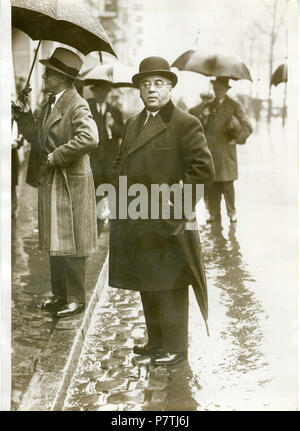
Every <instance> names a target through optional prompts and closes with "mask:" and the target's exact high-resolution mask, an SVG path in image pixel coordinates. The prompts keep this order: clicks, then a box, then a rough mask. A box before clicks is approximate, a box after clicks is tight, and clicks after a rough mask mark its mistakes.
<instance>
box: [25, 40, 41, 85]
mask: <svg viewBox="0 0 300 431" xmlns="http://www.w3.org/2000/svg"><path fill="white" fill-rule="evenodd" d="M41 42H42V41H41V40H39V43H38V46H37V48H36V50H35V54H34V58H33V62H32V65H31V68H30V72H29V75H28V78H27V81H26V85H25V88H26V87H27V86H28V85H29V81H30V78H31V75H32V71H33V67H34V65H35V61H36V58H37V55H38V52H39V48H40V45H41Z"/></svg>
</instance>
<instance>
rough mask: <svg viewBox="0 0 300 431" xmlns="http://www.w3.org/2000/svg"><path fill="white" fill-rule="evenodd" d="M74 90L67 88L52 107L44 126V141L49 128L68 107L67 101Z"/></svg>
mask: <svg viewBox="0 0 300 431" xmlns="http://www.w3.org/2000/svg"><path fill="white" fill-rule="evenodd" d="M74 93H76V90H75V89H74V88H69V89H68V90H66V91H65V92H64V93H63V95H62V96H61V97H60V98H59V99H58V101H57V103H56V104H55V105H54V106H53V109H52V110H51V112H50V115H49V117H48V118H47V120H46V122H45V125H44V138H45V139H46V137H47V135H48V132H49V129H50V127H51V126H52V125H53V124H54V123H56V121H59V120H60V119H61V118H62V116H63V113H64V110H65V107H66V106H68V101H69V100H70V99H71V98H72V97H73V95H74Z"/></svg>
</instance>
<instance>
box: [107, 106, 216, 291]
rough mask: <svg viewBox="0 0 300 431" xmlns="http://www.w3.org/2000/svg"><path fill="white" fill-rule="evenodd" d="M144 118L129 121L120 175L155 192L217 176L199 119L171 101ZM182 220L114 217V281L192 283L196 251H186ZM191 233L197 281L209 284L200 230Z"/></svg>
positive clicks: (154, 285) (168, 286) (142, 285)
mask: <svg viewBox="0 0 300 431" xmlns="http://www.w3.org/2000/svg"><path fill="white" fill-rule="evenodd" d="M145 118H146V111H145V110H143V111H142V112H141V113H140V114H138V115H137V116H135V117H133V118H131V119H129V120H128V121H127V123H126V124H125V130H124V137H123V141H122V145H121V150H120V154H119V157H118V160H117V163H116V167H117V172H118V176H119V178H120V176H122V177H126V179H127V183H128V187H130V185H133V184H136V183H138V184H143V185H144V186H145V187H146V188H147V190H148V192H149V196H150V194H151V193H150V191H151V184H158V185H161V184H168V185H172V184H175V183H177V184H178V183H180V181H182V182H183V183H184V184H192V185H195V184H207V183H210V182H211V181H212V180H213V177H214V167H213V161H212V157H211V154H210V152H209V149H208V147H207V144H206V139H205V136H204V134H203V129H202V126H201V123H200V122H199V120H197V119H196V118H195V117H193V116H191V115H190V114H188V113H186V112H184V111H182V110H181V109H179V108H178V107H176V106H174V105H173V103H172V102H171V101H169V102H168V103H167V104H166V105H165V106H164V107H163V108H162V109H161V110H160V111H159V113H158V114H157V115H156V116H155V117H154V118H153V119H152V120H151V121H150V122H149V123H147V124H146V125H145V126H144V121H145ZM119 197H121V198H124V196H119ZM149 200H150V199H149ZM128 201H130V199H129V198H128ZM160 209H161V202H160ZM149 215H150V214H149ZM183 223H184V219H183V218H180V219H170V220H166V219H157V220H151V219H138V220H133V219H130V218H128V219H122V220H121V219H115V220H112V221H111V233H110V258H109V283H110V286H112V287H118V288H124V289H130V290H138V291H143V290H147V291H159V290H173V289H178V288H182V287H183V286H187V285H188V284H190V283H191V281H192V279H193V277H192V273H193V271H192V268H191V265H194V262H195V260H194V259H193V257H194V256H192V258H191V259H189V258H188V257H187V256H186V253H185V252H184V249H188V248H189V247H187V248H185V247H183V246H182V242H181V241H182V240H180V239H179V237H178V235H175V232H176V231H178V228H179V227H180V225H182V224H183ZM190 232H191V235H192V236H193V241H196V244H197V247H194V246H193V245H192V250H193V252H194V251H195V253H197V259H196V266H197V265H198V267H197V268H194V269H196V272H195V271H194V273H201V274H202V277H200V278H201V280H198V281H197V282H198V283H201V284H202V286H201V287H202V288H204V289H206V280H205V277H203V274H204V266H203V259H202V255H201V247H200V238H199V233H198V231H190ZM195 283H196V282H195ZM203 285H205V286H203Z"/></svg>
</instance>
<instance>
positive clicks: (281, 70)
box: [271, 63, 288, 87]
mask: <svg viewBox="0 0 300 431" xmlns="http://www.w3.org/2000/svg"><path fill="white" fill-rule="evenodd" d="M287 80H288V67H287V64H286V63H284V64H281V65H280V66H278V67H277V69H276V70H275V72H274V73H273V75H272V78H271V85H275V87H276V86H277V85H278V84H280V83H281V82H287Z"/></svg>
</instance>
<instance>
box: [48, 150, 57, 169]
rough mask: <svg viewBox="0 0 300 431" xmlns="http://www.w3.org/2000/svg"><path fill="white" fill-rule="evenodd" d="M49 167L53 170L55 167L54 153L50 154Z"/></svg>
mask: <svg viewBox="0 0 300 431" xmlns="http://www.w3.org/2000/svg"><path fill="white" fill-rule="evenodd" d="M47 165H48V166H49V167H50V168H52V167H54V166H55V164H54V157H53V153H50V154H48V156H47Z"/></svg>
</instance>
